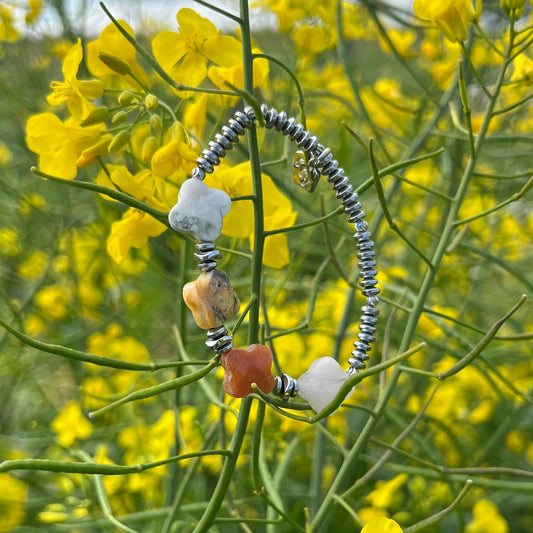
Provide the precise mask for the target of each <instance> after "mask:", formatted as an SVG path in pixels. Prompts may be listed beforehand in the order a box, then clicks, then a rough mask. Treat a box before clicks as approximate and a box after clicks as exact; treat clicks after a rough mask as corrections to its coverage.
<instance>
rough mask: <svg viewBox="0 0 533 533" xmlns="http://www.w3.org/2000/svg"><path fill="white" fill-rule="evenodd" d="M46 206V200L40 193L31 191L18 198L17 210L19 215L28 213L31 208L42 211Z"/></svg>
mask: <svg viewBox="0 0 533 533" xmlns="http://www.w3.org/2000/svg"><path fill="white" fill-rule="evenodd" d="M47 208H48V205H47V203H46V200H45V199H44V198H43V197H42V196H41V195H40V194H37V193H31V194H26V195H24V196H23V197H22V198H21V199H20V200H19V206H18V211H19V213H20V214H21V215H29V214H30V213H31V212H32V211H33V210H35V211H44V210H46V209H47Z"/></svg>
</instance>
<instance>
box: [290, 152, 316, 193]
mask: <svg viewBox="0 0 533 533" xmlns="http://www.w3.org/2000/svg"><path fill="white" fill-rule="evenodd" d="M292 166H293V171H292V181H294V183H296V185H298V186H299V187H301V188H302V189H304V190H306V191H307V192H313V191H314V190H315V188H316V186H317V184H318V180H319V179H320V172H318V170H317V169H316V168H314V167H313V166H312V165H309V161H308V158H307V154H306V153H305V152H304V151H303V150H297V151H296V153H295V154H294V160H293V164H292Z"/></svg>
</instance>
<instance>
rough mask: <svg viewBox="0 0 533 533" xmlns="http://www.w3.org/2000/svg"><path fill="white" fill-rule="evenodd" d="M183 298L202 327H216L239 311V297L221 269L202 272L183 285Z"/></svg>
mask: <svg viewBox="0 0 533 533" xmlns="http://www.w3.org/2000/svg"><path fill="white" fill-rule="evenodd" d="M183 299H184V300H185V303H186V304H187V307H189V309H190V310H191V312H192V315H193V318H194V321H195V322H196V324H197V325H198V327H200V328H202V329H212V328H218V327H220V326H222V325H223V324H224V322H225V321H226V320H227V319H228V318H230V317H232V316H234V315H236V314H237V313H238V312H239V305H240V302H239V297H238V296H237V293H236V292H235V291H234V290H233V288H232V286H231V284H230V282H229V279H228V276H227V274H226V273H225V272H223V271H222V270H211V271H210V272H202V273H201V274H200V275H199V276H198V279H196V280H195V281H191V282H190V283H187V284H186V285H185V286H184V287H183Z"/></svg>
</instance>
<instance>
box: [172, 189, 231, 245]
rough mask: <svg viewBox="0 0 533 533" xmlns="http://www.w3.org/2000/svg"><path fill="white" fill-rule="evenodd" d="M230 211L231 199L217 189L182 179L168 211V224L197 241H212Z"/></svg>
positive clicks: (217, 234) (218, 233) (220, 229)
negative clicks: (176, 197)
mask: <svg viewBox="0 0 533 533" xmlns="http://www.w3.org/2000/svg"><path fill="white" fill-rule="evenodd" d="M230 208H231V198H230V197H229V196H228V195H227V194H226V193H225V192H224V191H221V190H219V189H211V188H210V187H208V186H207V185H206V184H205V183H204V182H203V181H200V180H198V179H188V180H185V182H184V183H183V185H182V186H181V188H180V192H179V194H178V203H177V204H176V205H175V206H174V207H173V208H172V209H171V210H170V213H169V214H168V221H169V222H170V225H171V227H172V228H173V229H175V230H176V231H180V232H182V233H192V234H193V235H194V236H195V237H196V238H197V239H198V240H199V241H212V240H214V239H216V238H217V237H218V236H219V235H220V232H221V231H222V222H223V219H224V217H225V216H226V215H227V214H228V212H229V210H230Z"/></svg>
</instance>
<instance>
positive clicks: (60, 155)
mask: <svg viewBox="0 0 533 533" xmlns="http://www.w3.org/2000/svg"><path fill="white" fill-rule="evenodd" d="M103 128H104V126H102V125H101V124H99V125H96V126H91V127H87V128H82V127H81V126H78V125H77V124H76V122H75V121H74V120H73V119H67V120H66V121H65V122H61V120H60V119H59V118H58V117H56V115H53V114H52V113H40V114H37V115H33V116H31V117H30V118H29V119H28V122H27V123H26V143H27V145H28V148H29V149H30V150H31V151H32V152H35V153H36V154H38V155H39V168H40V169H41V170H42V171H43V172H46V173H47V174H51V175H53V176H57V177H59V178H65V179H73V178H74V177H76V173H77V170H78V167H77V160H78V157H79V156H80V155H81V153H82V152H83V150H85V149H86V148H89V147H90V146H92V145H94V144H95V143H96V142H97V141H98V140H99V139H100V135H101V130H102V129H103Z"/></svg>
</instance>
